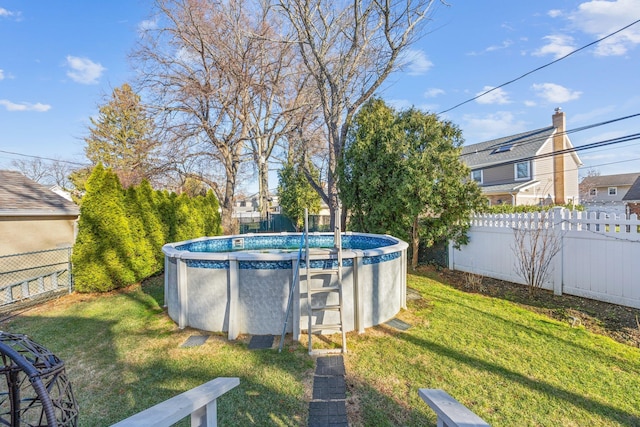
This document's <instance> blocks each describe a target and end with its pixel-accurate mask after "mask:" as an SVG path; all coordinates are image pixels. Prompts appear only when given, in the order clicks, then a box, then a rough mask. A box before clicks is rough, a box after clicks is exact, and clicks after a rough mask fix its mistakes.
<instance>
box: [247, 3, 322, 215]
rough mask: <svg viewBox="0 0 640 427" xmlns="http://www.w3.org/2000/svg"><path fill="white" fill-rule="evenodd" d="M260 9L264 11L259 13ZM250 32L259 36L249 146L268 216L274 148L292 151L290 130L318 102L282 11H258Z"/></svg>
mask: <svg viewBox="0 0 640 427" xmlns="http://www.w3.org/2000/svg"><path fill="white" fill-rule="evenodd" d="M258 12H260V14H257V13H258ZM254 20H255V24H254V25H253V30H252V33H251V34H249V37H252V38H254V39H255V43H256V45H258V46H257V50H258V52H259V54H258V55H257V56H256V57H255V61H256V62H255V63H254V64H253V65H252V67H253V68H255V70H256V72H255V74H254V78H253V81H252V84H251V87H250V91H251V93H252V99H253V100H254V102H252V103H250V104H249V105H248V106H249V114H250V115H249V117H248V120H247V121H246V122H245V125H246V126H248V127H249V136H250V138H249V142H250V144H249V146H248V148H249V151H250V153H251V155H252V158H253V163H254V166H255V168H256V170H257V172H258V189H259V209H260V214H261V216H263V217H264V216H266V213H267V208H268V205H269V202H268V197H269V164H270V159H271V157H272V155H273V154H274V150H276V149H277V148H278V147H280V148H281V149H282V150H283V151H287V150H288V147H287V145H288V143H289V141H290V137H291V135H292V134H295V133H296V132H299V131H300V129H301V128H302V127H303V126H304V122H305V120H307V119H308V118H309V117H313V115H314V113H315V111H316V110H317V103H316V102H313V98H312V97H311V96H310V95H309V92H310V91H309V78H308V74H307V73H306V68H304V64H302V63H301V62H300V60H299V57H298V56H297V55H296V51H295V45H294V44H292V43H291V42H290V41H289V40H288V37H289V36H288V35H286V34H282V33H281V32H280V31H281V29H282V28H283V27H284V25H283V23H282V16H281V15H280V14H276V13H275V12H274V9H273V7H272V6H271V5H270V4H263V5H262V6H261V8H259V9H257V10H256V15H255V16H254Z"/></svg>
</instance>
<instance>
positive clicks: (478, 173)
mask: <svg viewBox="0 0 640 427" xmlns="http://www.w3.org/2000/svg"><path fill="white" fill-rule="evenodd" d="M471 179H472V180H474V181H475V182H477V183H478V184H482V169H478V170H474V171H471Z"/></svg>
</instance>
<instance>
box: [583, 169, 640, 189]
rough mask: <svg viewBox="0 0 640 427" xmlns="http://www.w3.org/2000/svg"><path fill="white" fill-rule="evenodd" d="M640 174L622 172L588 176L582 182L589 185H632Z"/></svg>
mask: <svg viewBox="0 0 640 427" xmlns="http://www.w3.org/2000/svg"><path fill="white" fill-rule="evenodd" d="M639 176H640V173H638V172H635V173H620V174H617V175H601V176H587V177H585V178H584V179H583V180H582V182H581V183H580V185H581V186H584V185H588V186H589V187H592V188H594V187H618V186H623V185H631V184H633V182H634V181H636V179H637V178H638V177H639Z"/></svg>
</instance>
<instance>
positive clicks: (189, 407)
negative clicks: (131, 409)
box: [111, 378, 240, 427]
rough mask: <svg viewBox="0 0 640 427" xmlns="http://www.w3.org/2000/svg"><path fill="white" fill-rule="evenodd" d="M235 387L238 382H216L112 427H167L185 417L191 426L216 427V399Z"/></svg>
mask: <svg viewBox="0 0 640 427" xmlns="http://www.w3.org/2000/svg"><path fill="white" fill-rule="evenodd" d="M238 384H240V379H239V378H216V379H215V380H212V381H209V382H208V383H204V384H202V385H201V386H198V387H196V388H192V389H191V390H188V391H185V392H184V393H182V394H179V395H177V396H175V397H172V398H171V399H169V400H165V401H164V402H162V403H158V404H157V405H156V406H152V407H151V408H149V409H146V410H144V411H142V412H138V413H137V414H135V415H133V416H131V417H129V418H127V419H125V420H122V421H120V422H119V423H116V424H113V425H112V426H111V427H149V426H154V427H168V426H171V425H173V424H175V423H177V422H178V421H180V420H181V419H183V418H185V417H188V416H191V425H192V426H198V427H205V426H206V427H215V426H217V425H218V421H217V415H218V411H217V405H216V399H218V397H220V396H222V395H223V394H224V393H226V392H227V391H229V390H231V389H232V388H234V387H236V386H237V385H238Z"/></svg>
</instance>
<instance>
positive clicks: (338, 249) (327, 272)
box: [278, 209, 347, 355]
mask: <svg viewBox="0 0 640 427" xmlns="http://www.w3.org/2000/svg"><path fill="white" fill-rule="evenodd" d="M335 223H336V227H335V230H334V245H333V246H334V247H333V250H332V252H331V256H330V257H329V259H328V260H327V258H326V255H324V256H322V257H320V258H317V259H315V260H314V259H313V257H312V256H311V255H310V252H309V239H308V237H309V219H308V211H307V209H305V210H304V233H303V234H302V235H301V236H300V237H301V241H300V249H299V251H298V260H297V262H296V268H295V274H294V277H293V281H292V282H291V288H290V290H289V300H288V302H287V310H286V312H285V320H284V325H283V328H282V335H281V336H280V344H279V346H278V352H282V347H283V344H284V337H285V334H286V332H287V325H288V323H289V315H290V314H291V311H292V307H293V301H294V299H293V295H294V292H296V287H298V288H299V287H300V276H301V271H300V270H301V268H300V261H301V260H302V259H304V261H305V270H306V276H305V281H306V284H307V308H308V311H307V317H308V319H309V324H308V327H307V335H308V336H309V354H311V355H316V354H327V353H346V352H347V336H346V332H345V330H344V315H343V308H344V304H343V299H342V235H341V233H340V209H337V212H336V221H335ZM303 242H304V246H305V251H304V255H302V253H303V252H302V246H303ZM313 261H320V262H321V263H322V264H323V265H325V264H326V263H327V262H329V263H330V264H331V268H329V269H325V268H319V269H317V268H311V264H312V262H313ZM336 262H337V265H336V268H333V267H334V264H335V263H336ZM318 276H328V277H329V281H328V285H327V286H319V287H311V285H312V281H311V279H312V278H313V277H318ZM333 277H335V280H334V279H332V278H333ZM335 293H337V294H338V303H337V304H335V303H333V304H327V301H328V300H329V295H331V294H335ZM320 294H326V296H325V298H324V302H323V303H321V304H318V303H317V301H318V299H322V298H318V296H319V295H320ZM314 295H316V296H317V297H316V298H315V300H316V305H314V304H313V300H314V298H313V296H314ZM325 312H338V314H339V321H338V322H337V323H333V324H320V325H317V324H316V325H314V324H313V316H314V315H316V316H317V315H318V314H321V313H325ZM322 318H323V320H324V316H322ZM323 330H331V331H339V332H340V333H341V334H342V348H341V349H316V350H314V349H313V341H312V338H313V336H312V335H313V333H314V332H317V333H322V331H323Z"/></svg>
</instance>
